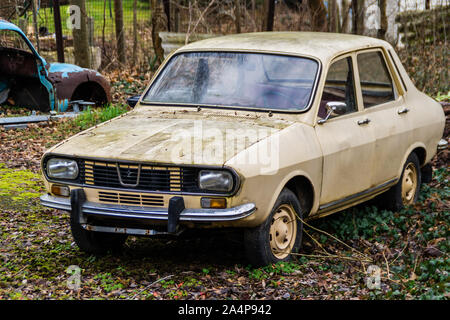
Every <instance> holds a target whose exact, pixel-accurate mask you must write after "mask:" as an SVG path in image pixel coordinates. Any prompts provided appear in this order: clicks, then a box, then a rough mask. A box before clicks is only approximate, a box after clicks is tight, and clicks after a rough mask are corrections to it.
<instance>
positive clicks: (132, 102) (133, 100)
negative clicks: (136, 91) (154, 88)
mask: <svg viewBox="0 0 450 320" xmlns="http://www.w3.org/2000/svg"><path fill="white" fill-rule="evenodd" d="M140 98H141V96H132V97H129V98H128V99H127V104H128V105H129V106H130V107H131V108H134V106H135V105H136V104H137V103H138V101H139V99H140Z"/></svg>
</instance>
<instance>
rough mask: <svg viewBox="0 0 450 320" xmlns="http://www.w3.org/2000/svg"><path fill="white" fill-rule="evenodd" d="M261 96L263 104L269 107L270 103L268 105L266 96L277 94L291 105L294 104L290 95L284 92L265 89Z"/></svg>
mask: <svg viewBox="0 0 450 320" xmlns="http://www.w3.org/2000/svg"><path fill="white" fill-rule="evenodd" d="M262 96H263V99H264V106H265V107H270V105H269V103H268V101H267V98H268V96H279V97H282V98H284V100H286V101H287V102H289V103H290V104H291V105H292V106H295V101H294V100H292V98H291V97H289V96H288V95H286V94H284V93H281V92H279V91H276V90H269V91H265V92H264V93H263V95H262Z"/></svg>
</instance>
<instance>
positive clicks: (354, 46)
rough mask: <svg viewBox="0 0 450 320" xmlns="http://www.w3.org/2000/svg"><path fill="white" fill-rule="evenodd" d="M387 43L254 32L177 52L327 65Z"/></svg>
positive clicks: (348, 36)
mask: <svg viewBox="0 0 450 320" xmlns="http://www.w3.org/2000/svg"><path fill="white" fill-rule="evenodd" d="M386 44H387V42H386V41H383V40H380V39H376V38H371V37H365V36H359V35H353V34H344V33H330V32H254V33H241V34H234V35H227V36H222V37H216V38H210V39H206V40H201V41H197V42H193V43H191V44H188V45H186V46H184V47H182V48H180V49H179V50H178V51H196V50H198V51H204V50H208V51H220V50H224V51H233V50H236V51H260V52H273V53H284V54H294V55H306V56H312V57H316V58H318V59H319V60H321V61H322V62H326V61H329V60H330V59H332V58H333V57H335V56H336V55H339V54H341V53H345V52H348V51H353V50H358V49H363V48H370V47H380V46H386Z"/></svg>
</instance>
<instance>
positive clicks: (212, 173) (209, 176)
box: [198, 170, 233, 192]
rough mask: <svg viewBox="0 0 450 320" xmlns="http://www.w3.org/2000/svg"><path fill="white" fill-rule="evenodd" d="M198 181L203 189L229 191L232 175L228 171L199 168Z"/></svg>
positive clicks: (231, 187) (231, 186)
mask: <svg viewBox="0 0 450 320" xmlns="http://www.w3.org/2000/svg"><path fill="white" fill-rule="evenodd" d="M198 181H199V187H200V189H204V190H211V191H224V192H229V191H231V190H232V189H233V176H232V175H231V173H230V172H228V171H218V170H201V171H200V173H199V176H198Z"/></svg>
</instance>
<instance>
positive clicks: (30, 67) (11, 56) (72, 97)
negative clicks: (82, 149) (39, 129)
mask: <svg viewBox="0 0 450 320" xmlns="http://www.w3.org/2000/svg"><path fill="white" fill-rule="evenodd" d="M80 100H84V101H87V102H93V103H96V104H97V105H103V104H106V103H108V102H110V100H111V93H110V85H109V83H108V81H107V80H106V79H105V78H104V77H103V76H102V75H101V74H100V73H98V72H97V71H95V70H90V69H85V68H81V67H79V66H76V65H72V64H67V63H47V62H46V61H45V59H44V58H43V57H41V56H40V55H39V53H38V52H37V51H36V49H35V48H34V47H33V45H32V44H31V42H30V41H29V39H28V38H27V37H26V35H25V34H24V33H23V32H22V30H21V29H20V28H18V27H17V26H16V25H14V24H12V23H10V22H8V21H5V20H1V19H0V103H5V102H7V101H10V102H11V103H12V104H14V105H17V106H22V107H28V108H31V109H37V110H41V111H51V110H52V111H58V112H64V111H67V110H68V108H69V105H70V103H71V101H80Z"/></svg>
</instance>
